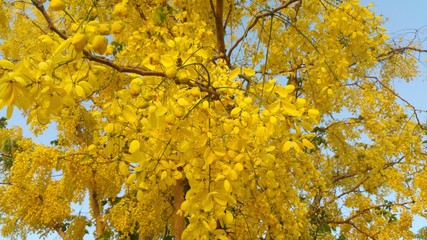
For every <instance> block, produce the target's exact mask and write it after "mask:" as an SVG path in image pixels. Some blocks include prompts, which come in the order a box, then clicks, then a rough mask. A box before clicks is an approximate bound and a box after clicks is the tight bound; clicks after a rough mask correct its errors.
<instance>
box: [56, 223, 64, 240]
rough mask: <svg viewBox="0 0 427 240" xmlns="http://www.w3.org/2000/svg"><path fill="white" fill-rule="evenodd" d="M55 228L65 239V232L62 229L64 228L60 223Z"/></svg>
mask: <svg viewBox="0 0 427 240" xmlns="http://www.w3.org/2000/svg"><path fill="white" fill-rule="evenodd" d="M54 229H55V231H56V232H57V233H58V235H59V236H60V237H61V238H62V239H65V232H64V231H62V228H61V226H60V225H59V224H55V226H54Z"/></svg>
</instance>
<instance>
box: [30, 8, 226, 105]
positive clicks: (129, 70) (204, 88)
mask: <svg viewBox="0 0 427 240" xmlns="http://www.w3.org/2000/svg"><path fill="white" fill-rule="evenodd" d="M219 1H222V0H219ZM32 3H33V4H34V6H35V7H36V8H37V9H38V10H39V11H40V12H41V13H42V15H43V17H44V18H45V20H46V22H47V23H48V26H49V29H50V30H52V31H53V32H55V33H56V34H58V35H59V36H60V37H61V38H62V39H64V40H65V39H67V38H68V37H67V36H66V35H65V34H64V33H62V32H61V31H59V30H58V28H56V27H55V25H54V24H53V21H52V19H51V18H50V16H49V14H48V13H47V12H46V9H45V8H44V6H43V3H41V2H40V1H37V0H32ZM221 21H222V17H221ZM221 25H222V23H221ZM222 32H223V33H224V30H223V29H222ZM224 49H225V45H224ZM224 53H225V50H224ZM83 54H84V56H85V58H86V59H88V60H89V61H92V62H97V63H100V64H103V65H106V66H109V67H111V68H113V69H115V70H116V71H118V72H121V73H135V74H138V75H141V76H159V77H166V75H165V73H163V72H156V71H148V70H145V69H141V68H135V67H123V66H120V65H117V64H115V63H113V62H112V61H110V60H108V59H107V58H105V57H102V56H95V55H93V54H92V53H90V52H89V51H86V50H83ZM186 85H188V86H190V87H194V86H197V87H199V89H200V90H201V91H202V92H206V93H208V94H210V95H212V99H214V100H215V99H219V96H220V94H219V92H217V91H216V90H215V89H213V88H212V87H207V86H204V85H203V84H192V83H187V84H186Z"/></svg>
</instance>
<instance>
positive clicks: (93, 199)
mask: <svg viewBox="0 0 427 240" xmlns="http://www.w3.org/2000/svg"><path fill="white" fill-rule="evenodd" d="M89 194H90V195H89V201H90V202H89V204H90V208H91V210H92V214H93V217H94V218H95V229H96V230H95V232H96V236H97V237H100V236H102V234H103V233H104V223H103V221H102V215H101V212H102V210H101V206H100V205H99V202H98V194H97V193H96V192H95V190H92V189H91V190H90V193H89Z"/></svg>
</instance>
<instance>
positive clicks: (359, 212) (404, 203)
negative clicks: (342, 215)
mask: <svg viewBox="0 0 427 240" xmlns="http://www.w3.org/2000/svg"><path fill="white" fill-rule="evenodd" d="M412 203H415V201H414V200H412V201H409V202H403V203H387V204H381V205H376V206H372V207H369V208H365V209H362V210H359V211H357V212H356V213H355V214H354V215H352V216H349V217H348V218H346V219H345V220H341V221H336V220H330V221H323V222H324V223H327V224H337V225H340V224H349V225H351V226H352V227H354V229H356V230H357V231H358V232H360V233H362V234H363V235H365V236H367V237H369V238H371V239H376V238H375V237H374V236H372V235H370V234H368V233H367V232H365V231H363V230H361V229H360V228H359V227H358V226H356V224H355V223H354V222H352V220H353V219H355V218H357V217H359V216H361V215H363V214H365V213H366V212H368V211H370V210H372V209H377V208H383V207H393V206H402V207H405V206H406V205H408V204H412Z"/></svg>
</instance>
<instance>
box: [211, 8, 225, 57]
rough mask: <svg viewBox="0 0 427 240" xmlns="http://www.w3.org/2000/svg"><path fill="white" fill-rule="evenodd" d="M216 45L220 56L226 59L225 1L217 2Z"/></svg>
mask: <svg viewBox="0 0 427 240" xmlns="http://www.w3.org/2000/svg"><path fill="white" fill-rule="evenodd" d="M214 15H215V28H216V43H217V47H218V51H219V54H220V55H221V56H222V57H226V53H225V42H224V16H223V15H224V1H223V0H217V1H216V6H215V14H214Z"/></svg>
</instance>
